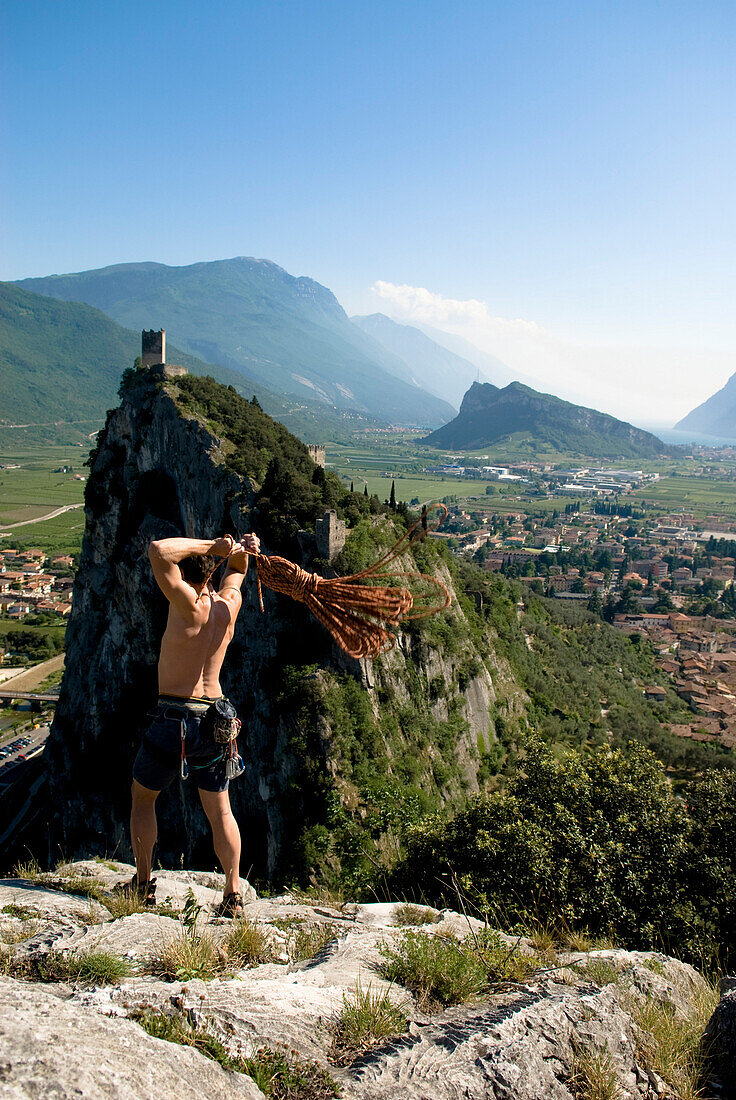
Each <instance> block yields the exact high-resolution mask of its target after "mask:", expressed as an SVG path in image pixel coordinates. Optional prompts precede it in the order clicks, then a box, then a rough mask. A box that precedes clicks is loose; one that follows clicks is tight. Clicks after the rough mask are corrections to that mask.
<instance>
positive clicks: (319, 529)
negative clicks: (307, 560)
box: [314, 512, 347, 561]
mask: <svg viewBox="0 0 736 1100" xmlns="http://www.w3.org/2000/svg"><path fill="white" fill-rule="evenodd" d="M314 533H315V535H316V538H317V553H318V554H319V555H320V557H322V558H326V559H327V561H332V559H333V558H335V557H337V555H338V554H339V553H340V551H341V550H342V548H343V546H344V545H345V540H346V538H347V527H346V525H345V521H344V520H342V519H339V518H338V515H337V512H325V514H324V515H323V516H322V519H318V520H317V522H316V523H315V525H314Z"/></svg>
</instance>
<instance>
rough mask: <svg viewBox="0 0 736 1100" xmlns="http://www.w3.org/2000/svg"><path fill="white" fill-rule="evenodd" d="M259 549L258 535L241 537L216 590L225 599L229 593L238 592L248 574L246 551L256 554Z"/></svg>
mask: <svg viewBox="0 0 736 1100" xmlns="http://www.w3.org/2000/svg"><path fill="white" fill-rule="evenodd" d="M260 549H261V543H260V539H259V538H258V535H243V538H242V539H241V541H240V543H239V544H238V545H237V546H236V548H235V551H234V552H232V553H231V554H230V557H229V558H228V560H227V569H226V570H225V575H224V577H223V578H222V581H221V582H220V587H219V589H218V591H219V594H220V595H221V596H223V597H227V596H228V594H229V593H232V592H238V593H239V592H240V587H241V585H242V583H243V581H244V580H245V574H246V573H247V572H248V557H249V555H248V554H247V553H246V551H248V550H251V551H253V552H254V553H256V554H257V553H258V552H259V551H260Z"/></svg>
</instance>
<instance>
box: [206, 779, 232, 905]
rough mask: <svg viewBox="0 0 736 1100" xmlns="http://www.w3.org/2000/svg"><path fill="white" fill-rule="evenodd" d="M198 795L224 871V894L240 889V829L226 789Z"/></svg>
mask: <svg viewBox="0 0 736 1100" xmlns="http://www.w3.org/2000/svg"><path fill="white" fill-rule="evenodd" d="M199 797H200V798H201V800H202V807H203V809H204V812H205V813H206V814H207V820H208V821H209V823H210V825H211V827H212V841H213V844H214V846H215V853H216V855H217V858H218V859H219V861H220V863H221V865H222V869H223V871H224V872H225V895H226V896H227V895H228V894H232V893H235V892H236V891H237V892H239V891H240V829H239V828H238V823H237V821H236V820H235V818H234V817H233V812H232V810H231V809H230V795H229V794H228V792H227V791H203V790H202V789H201V788H200V791H199Z"/></svg>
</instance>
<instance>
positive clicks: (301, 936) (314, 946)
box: [271, 917, 340, 963]
mask: <svg viewBox="0 0 736 1100" xmlns="http://www.w3.org/2000/svg"><path fill="white" fill-rule="evenodd" d="M271 923H272V924H273V926H274V928H279V929H280V930H281V931H282V932H286V953H287V954H288V956H289V959H290V961H291V962H293V963H295V962H306V961H307V959H313V958H314V956H315V955H318V954H319V953H320V951H322V950H323V949H324V948H325V947H326V946H327V944H328V943H331V942H332V940H334V939H335V937H336V936H338V935H339V934H340V927H339V925H336V924H330V923H328V922H326V923H319V924H317V923H314V924H310V923H309V922H308V921H304V920H302V919H301V918H300V917H280V918H277V919H276V920H274V921H272V922H271Z"/></svg>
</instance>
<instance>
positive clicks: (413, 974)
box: [379, 929, 539, 1011]
mask: <svg viewBox="0 0 736 1100" xmlns="http://www.w3.org/2000/svg"><path fill="white" fill-rule="evenodd" d="M379 951H380V953H381V956H382V958H383V962H382V963H381V965H380V973H381V975H382V976H383V977H384V978H387V979H388V980H389V981H392V982H398V983H399V984H400V985H403V986H404V987H405V988H406V989H410V990H411V991H412V992H413V993H415V994H416V996H417V1000H418V1005H419V1007H420V1008H421V1009H424V1010H427V1011H433V1010H437V1009H439V1008H444V1007H446V1006H447V1005H454V1004H460V1003H461V1002H462V1001H468V1000H471V999H473V998H474V997H477V996H479V995H480V994H481V993H483V992H485V991H486V990H488V989H490V987H491V986H492V985H493V984H494V983H496V982H504V981H523V980H524V979H525V978H527V977H528V976H529V975H530V974H532V973H533V972H534V971H535V970H536V969H538V966H539V964H538V961H537V960H536V959H534V958H532V957H531V956H530V955H524V954H522V953H520V952H519V951H518V950H517V949H516V948H515V947H513V946H512V947H509V946H508V945H507V944H506V943H505V942H504V940H502V939H501V937H500V936H499V935H498V933H497V932H493V931H492V930H490V929H485V930H484V931H483V932H481V933H479V934H478V935H477V936H468V937H467V939H465V940H463V941H460V940H456V939H455V938H454V937H452V936H437V935H430V934H429V933H427V932H404V933H403V935H402V936H401V938H400V939H399V940H398V942H397V943H396V944H394V945H392V944H389V943H383V944H381V945H379Z"/></svg>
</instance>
